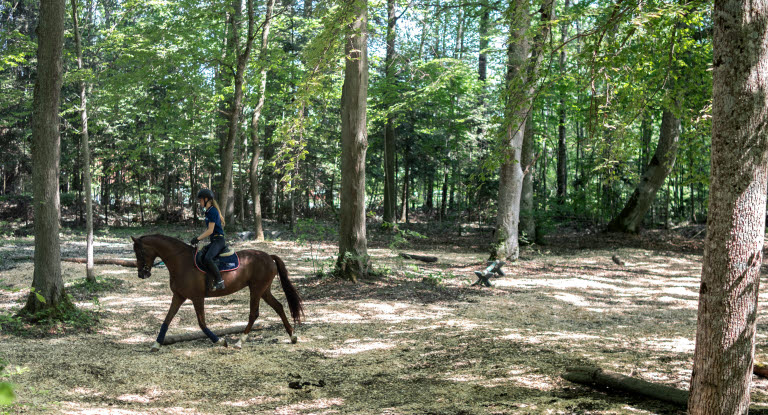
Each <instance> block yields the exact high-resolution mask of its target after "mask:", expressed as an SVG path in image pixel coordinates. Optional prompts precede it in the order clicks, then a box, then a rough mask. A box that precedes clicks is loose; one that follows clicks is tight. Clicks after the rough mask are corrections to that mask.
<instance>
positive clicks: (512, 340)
mask: <svg viewBox="0 0 768 415" xmlns="http://www.w3.org/2000/svg"><path fill="white" fill-rule="evenodd" d="M132 232H133V233H134V234H136V235H139V234H141V233H142V231H137V230H133V231H130V230H113V231H110V232H108V233H100V234H99V235H97V243H96V247H95V249H96V256H97V257H110V258H126V259H128V258H132V257H133V252H132V249H131V245H130V243H129V242H130V239H129V238H128V236H129V235H130V234H131V233H132ZM153 232H154V231H153V230H147V229H145V230H144V233H153ZM163 232H164V233H168V234H171V235H173V236H178V237H180V238H181V239H183V240H184V239H185V236H186V238H188V234H192V233H194V232H192V231H188V230H186V229H184V228H181V227H180V228H176V229H164V230H163ZM693 233H695V232H690V231H688V234H686V233H685V232H677V233H674V232H667V233H661V232H655V233H654V232H650V231H649V232H646V233H645V234H644V235H642V236H639V237H619V236H611V235H590V234H584V233H562V234H560V235H556V236H552V237H550V244H549V245H546V246H531V247H525V248H524V249H523V250H522V258H521V260H520V261H519V262H517V263H515V264H511V265H508V266H507V267H506V268H505V271H506V273H507V275H506V276H505V277H503V278H495V279H492V283H493V287H492V288H485V287H483V288H481V287H473V286H471V283H472V282H474V281H475V279H476V278H475V277H474V275H473V271H475V270H479V269H481V268H483V267H484V265H485V258H486V254H485V253H484V250H483V249H482V245H483V240H484V239H483V238H484V235H483V234H481V233H478V232H476V231H475V232H474V233H473V231H469V232H467V231H464V232H462V234H461V235H459V234H458V232H457V231H456V232H454V231H453V230H445V231H441V232H439V233H438V235H433V236H430V237H429V238H427V239H426V240H418V239H416V240H412V241H411V242H410V244H409V246H407V247H404V248H402V250H401V251H403V252H410V253H417V254H422V255H434V256H437V257H438V258H439V261H438V262H437V263H434V264H425V263H421V262H418V261H413V260H402V259H400V258H399V257H398V256H397V252H398V251H395V250H393V249H390V248H389V247H388V246H387V241H386V238H385V237H384V236H379V237H375V236H374V237H372V243H371V245H372V248H371V249H370V251H369V253H370V254H371V255H372V257H373V263H374V265H375V267H376V269H377V270H378V271H379V272H381V273H382V274H383V276H379V277H376V278H374V279H371V280H368V281H362V282H361V283H359V284H357V285H354V284H351V283H347V282H342V281H339V280H335V279H331V278H327V277H318V276H317V275H316V274H317V273H318V272H319V271H324V270H328V268H329V266H330V265H331V262H332V258H333V255H334V253H335V252H336V246H335V243H334V242H332V241H326V242H312V243H310V242H301V243H297V242H294V241H292V240H290V239H291V238H284V239H277V240H273V241H267V242H264V243H254V242H250V241H240V242H235V243H233V245H234V247H236V248H238V249H245V248H249V249H250V248H256V249H261V250H263V251H266V252H268V253H271V254H276V255H279V256H280V257H281V258H283V260H284V261H285V262H286V264H287V266H288V269H289V272H290V274H291V279H292V280H293V282H294V284H295V285H296V287H297V289H298V290H299V292H300V294H301V295H302V297H303V299H304V305H305V311H306V320H305V321H304V323H303V324H301V325H300V326H298V328H297V334H298V337H299V341H298V343H297V344H291V343H290V339H289V338H288V336H287V335H286V333H285V331H284V330H283V327H282V324H281V323H280V320H279V318H278V317H277V315H276V313H275V312H274V311H272V309H270V308H269V307H268V306H267V305H266V304H265V303H263V302H262V306H261V315H260V317H259V320H258V322H257V326H258V327H257V329H256V330H254V332H253V333H252V334H251V335H250V337H249V339H248V341H247V342H246V344H245V346H244V348H243V349H242V350H234V349H233V348H221V347H217V346H214V345H212V344H211V343H210V342H209V341H208V340H197V341H190V342H183V343H177V344H173V345H170V346H164V347H163V348H162V349H161V350H160V351H159V352H157V353H150V351H149V348H150V345H151V344H152V343H153V342H154V339H155V337H156V335H157V331H158V329H159V327H160V323H161V321H162V319H163V317H164V316H165V313H166V311H167V308H168V306H169V304H170V297H171V294H170V289H169V287H168V273H167V270H165V268H161V267H160V268H156V269H155V270H153V273H152V277H151V278H150V279H148V280H140V279H139V278H138V277H137V273H136V270H135V269H131V268H123V267H119V266H97V268H96V269H97V274H98V275H99V277H102V278H105V279H106V281H109V282H111V283H112V285H114V287H113V288H111V289H109V290H106V291H102V292H98V293H97V294H94V295H90V296H89V295H85V294H83V295H77V296H75V301H76V302H77V306H79V307H81V308H85V309H93V310H95V311H98V313H99V316H100V318H99V322H98V324H96V325H94V326H93V327H92V328H91V329H90V330H78V331H75V332H73V331H72V330H68V329H67V328H66V327H60V328H58V329H57V328H54V329H52V333H50V334H47V335H43V336H36V337H29V336H23V335H17V334H12V333H8V332H7V331H6V332H0V357H1V358H3V359H5V360H7V361H8V362H9V366H8V367H7V368H6V380H8V381H10V382H12V383H13V384H15V388H16V393H17V395H18V398H17V401H16V403H15V404H14V405H13V406H11V407H5V408H0V412H3V411H6V412H9V413H23V414H27V413H28V414H38V413H40V414H121V415H123V414H255V413H258V414H261V413H264V414H272V413H275V414H678V413H682V412H680V411H679V410H676V409H675V408H673V407H671V406H666V405H664V404H660V403H657V402H654V401H650V400H647V399H644V398H641V397H636V396H629V395H626V394H617V393H607V392H605V391H596V390H593V389H590V388H586V387H583V386H580V385H576V384H572V383H570V382H568V381H565V380H563V379H562V378H561V377H560V375H561V374H562V373H563V372H564V371H565V369H566V367H569V366H584V365H596V366H600V367H602V368H605V369H607V370H612V371H615V372H619V373H623V374H626V375H630V374H632V375H633V376H637V377H640V378H642V379H645V380H648V381H652V382H658V383H662V384H665V385H670V386H675V387H679V388H686V389H687V388H688V382H689V377H690V373H691V367H692V356H693V348H694V334H695V326H696V306H697V296H698V294H697V293H698V285H699V276H700V260H701V252H700V242H701V241H700V239H701V236H700V234H697V235H693ZM428 236H429V235H428ZM486 236H487V235H486ZM377 238H378V239H377ZM84 250H85V248H84V242H83V238H82V236H81V235H78V234H75V233H72V232H71V231H65V232H64V234H63V239H62V253H63V255H64V256H83V253H84ZM32 252H33V240H32V238H31V237H18V238H13V237H11V238H5V239H3V240H2V241H0V313H5V314H8V313H11V312H13V311H14V310H17V309H18V308H19V307H20V306H21V305H22V304H23V300H24V299H25V298H26V295H27V294H28V287H29V286H30V284H31V279H32V272H33V267H32V263H31V261H28V260H18V259H19V257H23V256H31V255H32ZM613 255H618V256H619V257H620V258H621V259H622V260H623V261H624V262H625V263H626V265H625V266H620V265H617V264H615V263H614V262H613V261H612V260H611V257H612V256H613ZM12 258H16V260H12ZM62 271H63V275H64V279H65V281H66V282H67V283H68V284H69V285H71V284H74V283H76V282H77V281H79V280H82V278H83V275H84V266H83V265H80V264H73V263H62ZM763 283H764V282H763ZM272 290H273V293H275V295H276V297H277V298H278V299H279V300H280V301H281V302H282V303H283V304H285V299H284V296H283V292H282V289H281V288H280V285H279V283H278V282H277V281H275V282H274V285H273V287H272ZM86 294H87V293H86ZM766 304H767V303H766V297H765V295H761V302H760V309H761V311H764V310H765V308H766ZM206 310H207V320H208V324H209V326H210V327H211V328H212V329H213V330H214V331H216V329H221V328H224V327H228V326H235V325H241V324H243V323H245V322H246V319H247V315H248V293H247V291H242V292H239V293H236V294H234V295H232V296H229V297H224V298H219V299H212V300H208V301H207V302H206ZM761 314H763V313H761ZM197 330H199V329H198V328H197V323H196V319H195V315H194V311H193V309H192V305H191V304H190V303H189V302H187V303H186V304H185V305H184V306H182V308H181V310H180V312H179V314H178V315H177V317H176V319H175V320H174V322H173V324H172V325H171V328H170V330H169V333H168V334H169V335H174V334H180V333H184V332H194V331H197ZM766 333H767V331H766V326H765V322H764V320H760V321H759V322H758V356H759V357H762V358H765V357H766V356H765V354H764V353H763V352H762V351H763V350H764V349H768V336H766ZM229 339H230V342H232V341H233V340H234V336H230V338H229ZM753 380H754V382H753V393H752V399H753V402H754V403H756V404H757V405H761V404H765V405H768V380H765V379H761V378H758V377H754V379H753ZM297 387H298V388H297Z"/></svg>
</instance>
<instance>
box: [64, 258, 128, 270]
mask: <svg viewBox="0 0 768 415" xmlns="http://www.w3.org/2000/svg"><path fill="white" fill-rule="evenodd" d="M61 260H62V261H63V262H75V263H78V264H85V263H86V262H87V259H86V258H61ZM93 263H94V264H96V265H120V266H123V267H131V268H136V260H134V259H115V258H94V259H93Z"/></svg>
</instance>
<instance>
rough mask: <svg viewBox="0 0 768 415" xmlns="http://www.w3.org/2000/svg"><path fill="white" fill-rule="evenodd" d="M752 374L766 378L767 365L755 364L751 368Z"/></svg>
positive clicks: (767, 373) (767, 372) (767, 374)
mask: <svg viewBox="0 0 768 415" xmlns="http://www.w3.org/2000/svg"><path fill="white" fill-rule="evenodd" d="M752 373H754V374H756V375H757V376H762V377H764V378H768V365H767V364H765V363H760V362H755V365H754V366H753V367H752Z"/></svg>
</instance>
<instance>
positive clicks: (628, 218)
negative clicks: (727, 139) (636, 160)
mask: <svg viewBox="0 0 768 415" xmlns="http://www.w3.org/2000/svg"><path fill="white" fill-rule="evenodd" d="M679 141H680V119H679V118H677V117H676V116H675V115H674V114H673V113H672V111H670V110H664V113H663V114H662V116H661V133H660V134H659V143H658V144H657V146H656V152H655V153H654V154H653V158H652V159H651V162H650V163H649V164H648V166H647V167H646V169H645V173H643V176H642V177H641V178H640V183H638V185H637V187H636V188H635V191H634V192H633V193H632V196H630V198H629V200H628V201H627V204H626V205H625V206H624V209H622V211H621V213H619V215H618V216H616V217H615V218H614V219H613V220H611V222H610V223H608V230H609V231H612V232H627V233H636V232H638V231H639V230H640V227H641V225H642V224H643V218H644V217H645V214H646V213H647V212H648V209H649V208H650V207H651V204H652V203H653V199H654V198H655V197H656V192H657V191H658V190H659V188H660V187H661V186H662V185H663V184H664V180H665V179H666V178H667V176H668V175H669V173H670V172H671V171H672V168H673V167H674V165H675V158H676V157H677V148H678V145H679Z"/></svg>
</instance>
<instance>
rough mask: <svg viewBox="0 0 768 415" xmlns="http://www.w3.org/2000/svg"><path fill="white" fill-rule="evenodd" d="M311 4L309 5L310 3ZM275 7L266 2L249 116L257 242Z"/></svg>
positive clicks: (272, 2)
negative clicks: (255, 97) (263, 124)
mask: <svg viewBox="0 0 768 415" xmlns="http://www.w3.org/2000/svg"><path fill="white" fill-rule="evenodd" d="M310 4H311V3H310ZM274 7H275V0H267V12H266V15H265V17H264V28H263V29H262V32H261V50H260V51H259V64H260V65H262V67H261V73H260V78H259V81H260V84H259V102H258V103H257V104H256V108H254V110H253V115H252V116H251V145H252V146H253V150H252V151H253V154H252V156H251V197H252V198H253V228H254V229H253V231H254V234H255V238H256V240H257V241H263V240H264V228H263V225H262V221H261V219H262V218H261V193H260V191H259V153H260V152H261V146H260V145H259V118H260V117H261V111H262V109H263V108H264V101H265V99H266V96H265V94H266V91H267V64H266V59H267V46H268V45H269V28H270V26H271V25H272V10H273V9H274Z"/></svg>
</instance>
